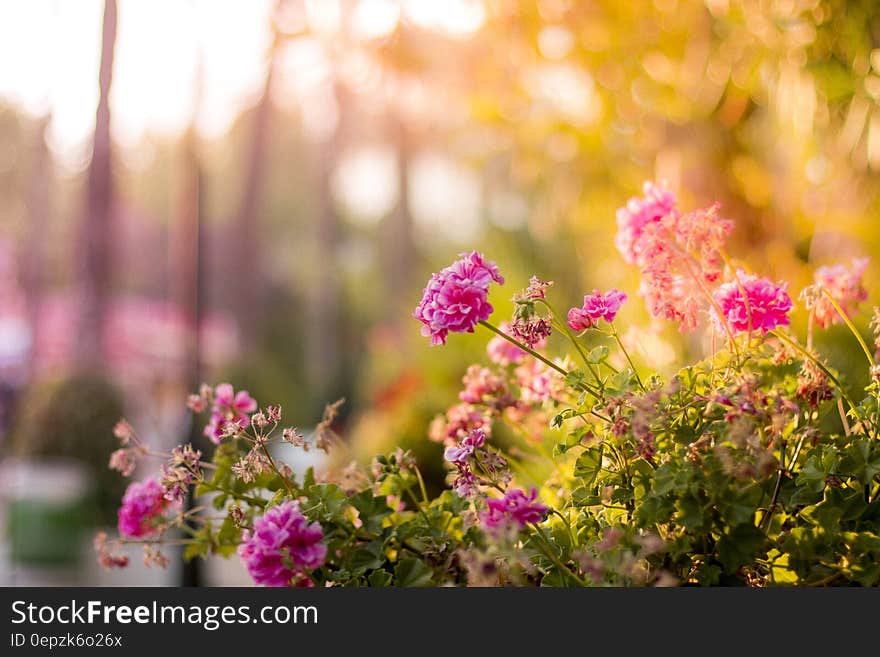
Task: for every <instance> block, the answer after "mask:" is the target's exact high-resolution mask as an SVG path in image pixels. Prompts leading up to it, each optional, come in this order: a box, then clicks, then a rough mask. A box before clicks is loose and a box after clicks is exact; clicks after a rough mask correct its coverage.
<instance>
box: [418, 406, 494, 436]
mask: <svg viewBox="0 0 880 657" xmlns="http://www.w3.org/2000/svg"><path fill="white" fill-rule="evenodd" d="M474 429H481V430H483V431H485V432H486V433H489V432H490V431H491V430H492V418H491V416H490V415H489V414H488V412H486V411H484V410H481V409H479V408H477V407H476V406H474V405H473V404H467V403H462V404H456V405H455V406H451V407H449V408H448V409H447V411H446V414H445V415H443V416H440V417H436V418H434V420H433V421H432V422H431V426H430V428H429V429H428V437H429V438H430V439H431V440H433V441H434V442H437V443H443V444H444V445H451V444H453V443H455V442H456V441H458V440H461V439H463V438H464V437H465V436H467V435H468V434H469V433H470V432H471V431H473V430H474Z"/></svg>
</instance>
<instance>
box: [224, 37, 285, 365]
mask: <svg viewBox="0 0 880 657" xmlns="http://www.w3.org/2000/svg"><path fill="white" fill-rule="evenodd" d="M279 43H280V38H279V35H278V33H277V30H276V31H275V35H274V38H273V41H272V46H271V48H270V50H269V57H268V64H267V66H268V68H267V71H266V78H265V82H264V85H263V94H262V96H261V98H260V102H259V103H258V104H257V106H256V108H254V113H253V127H252V130H253V131H252V134H251V141H250V151H249V153H248V159H247V169H246V171H245V182H244V187H243V188H242V193H241V203H240V205H239V209H238V213H237V215H236V219H235V225H234V235H235V244H236V262H237V268H236V272H235V282H234V286H235V296H234V298H235V300H236V304H237V312H236V315H237V317H238V321H239V327H240V329H241V337H242V344H243V346H244V347H245V349H249V348H251V347H253V345H254V344H255V343H256V342H257V340H258V339H259V331H260V325H261V315H262V311H263V304H264V301H265V299H264V296H265V295H264V292H265V291H264V284H263V270H262V267H261V266H260V258H261V244H260V223H261V222H260V211H261V201H262V192H263V188H264V177H265V175H266V155H267V154H266V150H267V145H268V139H269V128H270V124H271V116H272V81H273V79H274V77H275V74H274V71H275V67H276V63H277V58H278V52H279Z"/></svg>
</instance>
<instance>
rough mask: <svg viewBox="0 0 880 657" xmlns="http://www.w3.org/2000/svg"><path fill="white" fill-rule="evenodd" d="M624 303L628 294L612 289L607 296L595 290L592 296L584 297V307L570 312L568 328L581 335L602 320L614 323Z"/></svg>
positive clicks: (572, 309)
mask: <svg viewBox="0 0 880 657" xmlns="http://www.w3.org/2000/svg"><path fill="white" fill-rule="evenodd" d="M624 301H626V294H625V293H623V292H620V291H619V290H617V289H614V288H612V289H611V290H609V291H608V292H606V293H605V294H602V293H601V292H599V290H593V293H592V294H587V295H584V304H583V306H581V307H580V308H571V309H570V310H569V311H568V326H569V328H570V329H571V330H572V331H575V332H578V333H579V332H581V331H585V330H587V329H588V328H591V327H593V326H595V325H596V324H598V323H599V320H600V319H604V320H605V321H606V322H609V323H610V322H613V321H614V318H615V317H617V311H619V310H620V307H621V306H622V305H623V302H624Z"/></svg>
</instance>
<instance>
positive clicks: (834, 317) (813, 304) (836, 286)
mask: <svg viewBox="0 0 880 657" xmlns="http://www.w3.org/2000/svg"><path fill="white" fill-rule="evenodd" d="M867 267H868V258H853V261H852V266H850V267H847V266H846V265H842V264H837V265H833V266H826V267H819V268H818V269H817V270H816V284H815V285H814V286H810V288H808V289H807V290H805V291H804V294H803V299H804V302H805V305H806V307H807V309H808V310H812V311H813V319H814V320H815V321H816V323H817V324H818V325H819V326H821V327H822V328H828V327H829V326H831V324H836V323H840V322H842V321H843V319H842V318H841V317H840V314H839V313H838V312H837V309H836V308H835V307H834V304H833V303H831V300H830V299H829V298H828V297H827V296H825V293H824V292H823V290H824V291H827V292H828V294H830V295H831V296H832V297H833V298H834V300H835V301H836V302H837V303H838V304H839V305H840V307H841V309H842V310H843V312H844V313H845V314H846V316H847V317H850V316H852V315H853V314H854V313H855V312H857V311H858V304H859V303H861V302H863V301H866V300H867V298H868V290H866V289H865V286H864V285H863V283H862V277H863V276H864V275H865V269H867Z"/></svg>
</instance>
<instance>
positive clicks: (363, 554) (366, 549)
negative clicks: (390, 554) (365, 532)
mask: <svg viewBox="0 0 880 657" xmlns="http://www.w3.org/2000/svg"><path fill="white" fill-rule="evenodd" d="M383 563H385V554H384V553H383V551H382V542H381V541H372V542H370V543H367V544H365V545H362V546H361V547H359V548H358V549H357V550H355V551H354V554H352V555H351V561H350V563H349V566H350V568H351V571H352V573H353V574H355V575H361V574H363V573H365V572H366V571H368V570H375V569H377V568H381V567H382V564H383Z"/></svg>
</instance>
